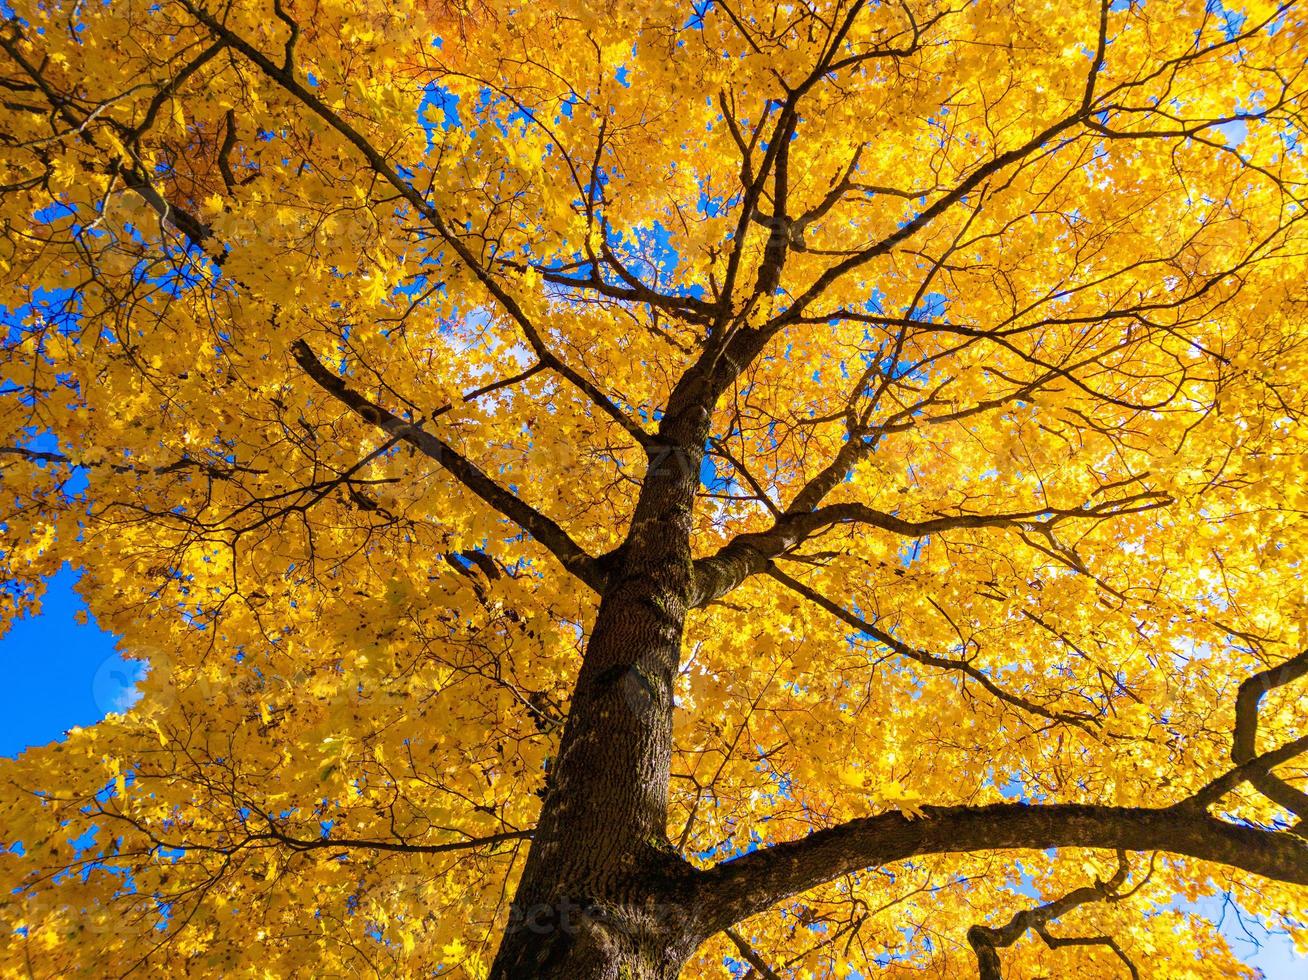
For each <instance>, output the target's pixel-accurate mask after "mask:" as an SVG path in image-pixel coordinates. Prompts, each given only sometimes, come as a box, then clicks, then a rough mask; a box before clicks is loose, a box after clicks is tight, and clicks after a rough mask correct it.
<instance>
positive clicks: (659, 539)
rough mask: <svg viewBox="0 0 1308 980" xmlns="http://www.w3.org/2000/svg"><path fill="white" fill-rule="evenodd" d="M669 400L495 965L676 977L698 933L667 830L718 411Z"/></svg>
mask: <svg viewBox="0 0 1308 980" xmlns="http://www.w3.org/2000/svg"><path fill="white" fill-rule="evenodd" d="M687 401H688V402H690V404H687V407H686V408H684V409H683V410H682V411H680V412H669V414H668V415H667V416H665V417H664V420H663V422H662V424H661V425H660V428H659V436H658V438H657V440H656V442H655V444H654V445H651V446H650V447H648V449H647V453H648V457H649V462H648V467H647V471H646V475H645V480H644V482H643V484H642V488H641V493H640V497H639V500H638V502H637V504H636V509H635V512H634V514H633V516H632V522H631V526H630V529H629V531H628V534H627V537H626V540H625V541H624V543H623V544H622V546H621V547H620V548H619V549H618V550H617V551H616V552H614V553H613V554H611V555H610V556H609V557H608V558H607V560H606V564H607V565H608V572H607V576H606V586H605V588H604V590H603V593H602V596H601V599H600V605H599V610H598V612H597V614H596V618H595V625H594V629H593V631H592V633H591V636H590V639H589V642H588V643H587V645H586V652H585V656H584V657H583V660H582V665H581V669H580V671H579V673H578V676H577V683H576V687H575V689H574V691H573V696H572V702H571V705H570V707H569V711H568V721H567V724H566V725H565V727H564V732H563V738H562V740H561V742H560V746H559V754H558V757H557V758H556V759H555V760H554V761H553V763H552V765H551V768H550V777H549V791H548V794H547V796H546V798H545V802H544V805H543V807H542V810H541V816H540V820H539V821H538V823H537V826H536V832H535V834H534V836H533V840H532V846H531V850H530V851H529V853H528V857H527V862H526V865H525V867H524V869H523V874H522V879H521V881H520V882H519V885H518V891H517V894H516V896H515V898H514V902H513V909H512V913H511V922H510V926H509V929H508V930H507V932H506V935H505V937H504V939H503V941H502V943H501V945H500V950H499V953H498V955H497V956H496V958H495V963H494V965H493V967H492V969H491V976H492V977H493V978H496V980H507V978H525V977H560V978H562V977H569V978H596V980H600V978H605V980H608V978H622V980H628V978H630V980H638V978H640V980H644V978H651V980H652V978H666V977H675V976H677V974H678V973H679V972H680V968H681V964H682V963H683V962H684V961H685V959H686V958H687V957H688V956H689V955H690V953H691V952H693V951H694V947H695V945H696V944H697V943H698V941H699V940H698V939H693V938H692V936H693V934H694V933H695V932H696V930H694V929H692V928H690V927H689V921H690V917H691V912H690V908H689V907H690V905H691V904H692V903H691V902H690V897H691V895H692V892H693V881H694V878H695V872H694V869H693V868H692V867H691V865H690V864H688V863H687V862H686V861H684V860H682V858H681V857H680V856H679V855H678V854H677V852H676V848H675V847H673V845H672V844H671V843H670V842H669V840H668V838H667V814H668V778H669V772H670V768H671V761H672V713H673V699H672V695H673V682H674V679H675V677H676V672H677V668H678V665H679V662H680V655H681V641H682V634H683V630H684V627H685V620H686V613H687V610H688V609H689V608H690V606H691V604H692V601H693V593H694V583H695V569H694V564H693V562H692V556H691V552H690V532H691V519H692V512H693V508H694V501H695V494H696V491H697V490H698V487H699V467H700V463H701V461H702V459H703V445H704V440H705V438H706V435H707V430H708V412H707V410H706V409H704V408H703V407H702V406H700V405H698V404H694V403H693V402H694V399H687Z"/></svg>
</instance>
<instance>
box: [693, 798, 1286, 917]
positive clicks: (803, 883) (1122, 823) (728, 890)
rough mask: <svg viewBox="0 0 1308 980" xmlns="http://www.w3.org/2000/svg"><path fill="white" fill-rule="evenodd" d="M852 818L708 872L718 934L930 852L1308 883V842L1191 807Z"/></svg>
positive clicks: (706, 906)
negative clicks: (1148, 863) (1210, 871)
mask: <svg viewBox="0 0 1308 980" xmlns="http://www.w3.org/2000/svg"><path fill="white" fill-rule="evenodd" d="M922 812H923V816H922V817H921V818H918V819H910V818H908V817H906V816H904V814H902V813H899V812H893V811H892V812H889V813H882V814H879V815H878V816H875V817H863V818H860V819H856V820H850V821H848V822H846V823H843V824H840V825H839V826H837V827H832V828H830V829H828V830H820V831H817V832H816V833H813V834H810V835H809V836H808V837H805V838H803V839H802V840H797V841H791V842H789V843H785V844H776V845H773V846H772V847H768V848H764V849H762V850H757V851H753V852H751V853H749V854H746V855H743V856H741V857H738V858H734V859H732V860H729V861H726V862H723V863H722V864H719V865H717V866H716V867H714V868H713V869H711V870H710V871H707V872H705V873H704V874H703V876H702V878H701V880H700V884H699V886H698V890H697V896H696V901H697V903H698V905H699V907H700V908H701V909H702V912H701V923H702V925H703V927H704V928H705V929H706V930H708V932H707V934H708V935H712V934H713V933H715V932H719V931H721V930H722V929H725V928H727V927H728V926H730V925H732V924H733V923H735V922H739V921H740V920H741V919H744V918H747V917H749V916H751V915H757V914H758V913H759V912H762V911H764V910H766V909H768V908H770V907H771V906H772V905H775V904H776V903H777V902H780V901H783V900H785V899H787V898H789V897H790V896H792V895H797V894H799V893H800V892H804V891H807V890H808V889H810V888H814V887H816V886H818V885H820V884H823V883H824V882H827V881H831V880H832V879H834V878H838V877H839V876H840V875H843V874H849V873H851V872H855V871H860V870H862V869H864V868H870V867H880V866H883V865H886V864H891V863H893V862H895V861H902V860H904V859H906V858H911V857H916V856H918V855H924V854H958V853H968V852H973V851H994V850H1010V849H1021V850H1044V849H1046V848H1051V847H1093V848H1104V849H1107V850H1123V851H1167V852H1169V853H1172V854H1183V855H1185V856H1187V857H1193V858H1198V859H1200V860H1203V861H1211V862H1214V863H1216V864H1224V865H1228V866H1230V867H1233V868H1239V869H1241V870H1243V871H1248V872H1251V873H1253V874H1257V875H1262V876H1263V877H1265V878H1271V879H1274V880H1276V881H1284V882H1290V883H1292V884H1297V885H1308V842H1305V841H1303V840H1301V839H1299V838H1297V837H1295V836H1294V835H1292V834H1288V833H1283V832H1277V831H1271V830H1260V829H1258V828H1256V827H1250V826H1238V825H1236V824H1231V823H1227V822H1225V821H1222V820H1218V819H1217V818H1215V817H1211V816H1208V815H1207V814H1204V813H1202V812H1200V811H1197V810H1195V809H1194V808H1192V807H1186V806H1184V805H1180V806H1173V807H1168V808H1163V809H1150V808H1145V807H1113V806H1087V805H1082V804H1073V803H1065V804H1051V805H1046V806H1037V805H1030V804H1026V803H998V804H993V805H991V806H980V807H966V806H958V807H938V806H927V807H923V808H922Z"/></svg>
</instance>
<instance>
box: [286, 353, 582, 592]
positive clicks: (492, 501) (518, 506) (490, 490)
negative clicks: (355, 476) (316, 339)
mask: <svg viewBox="0 0 1308 980" xmlns="http://www.w3.org/2000/svg"><path fill="white" fill-rule="evenodd" d="M291 351H292V353H293V354H294V356H295V360H296V362H297V363H298V364H299V365H300V367H302V368H303V369H304V371H305V373H306V374H308V375H309V377H311V378H312V379H313V380H314V381H315V382H317V384H318V386H319V387H320V388H322V389H323V391H325V392H327V393H328V394H330V395H331V396H332V397H334V398H335V399H337V400H338V401H339V402H341V403H342V404H343V405H345V406H346V407H347V408H348V409H349V410H350V411H352V412H353V413H354V414H355V415H357V416H358V417H359V418H361V419H363V420H364V421H365V422H368V423H369V424H371V425H375V426H377V427H378V428H379V429H381V430H382V431H384V432H386V433H388V434H390V435H392V436H395V437H396V438H398V439H402V440H404V441H405V442H407V443H409V445H411V446H413V447H414V448H416V449H418V450H420V451H421V452H422V453H423V454H425V455H426V456H429V457H430V458H432V459H434V460H435V461H436V462H437V463H439V464H440V465H441V466H442V467H443V468H444V469H445V470H446V471H447V472H448V473H449V474H450V475H451V476H453V477H454V478H455V479H456V480H458V481H459V482H460V483H461V484H463V485H464V486H465V487H466V488H467V489H469V490H471V491H472V492H473V493H474V494H476V495H477V496H478V497H480V498H481V499H482V500H483V501H485V502H486V503H487V504H489V505H490V506H491V507H493V508H494V509H495V510H496V511H498V512H499V513H500V514H502V515H504V516H505V517H507V518H508V519H509V520H511V521H513V522H514V523H515V524H517V525H518V526H519V527H521V528H522V529H523V530H524V531H526V532H527V533H528V534H530V535H532V537H534V538H535V539H536V540H537V541H539V542H540V543H541V544H543V545H544V546H545V547H546V548H548V549H549V550H550V551H551V552H552V553H553V555H554V557H555V558H557V559H558V560H559V561H560V562H561V563H562V564H563V566H564V567H565V568H566V569H567V570H568V571H570V572H572V574H573V575H575V576H577V578H579V579H581V580H582V581H583V582H585V583H586V584H587V585H589V586H590V587H591V588H592V589H594V590H595V591H596V592H603V591H604V585H605V576H604V574H603V572H602V571H601V570H600V567H599V565H598V563H597V562H596V561H595V559H594V558H592V557H591V556H590V555H588V554H587V553H586V552H585V551H584V550H582V548H581V547H580V546H579V545H578V544H577V543H576V542H575V541H573V540H572V538H571V537H569V536H568V533H567V532H566V531H565V530H563V528H562V527H560V526H559V525H558V524H556V523H555V522H554V521H553V520H551V519H550V518H548V517H546V516H545V515H544V514H542V513H541V512H540V511H538V510H536V509H535V508H534V507H532V506H531V505H530V504H528V503H526V502H525V501H523V500H522V499H521V498H519V497H517V496H515V495H514V494H512V493H510V492H509V491H508V490H506V489H505V488H504V487H502V486H500V485H499V484H498V483H496V482H495V481H494V480H492V479H491V478H490V477H489V476H488V475H487V474H486V473H485V472H484V471H483V470H481V469H480V468H479V467H478V466H477V465H476V464H475V463H473V462H471V461H470V460H469V459H467V457H465V456H463V455H462V454H460V453H458V452H456V451H455V450H454V449H452V448H451V447H450V446H449V445H448V444H447V443H446V442H444V441H442V440H441V439H440V438H439V437H437V436H435V435H433V434H432V433H430V432H428V431H427V430H425V429H423V428H422V427H420V426H418V425H415V424H414V423H412V422H407V421H405V420H404V419H402V418H400V417H399V416H398V415H395V414H393V413H392V412H389V411H387V410H386V409H384V408H382V407H381V406H379V405H376V404H374V403H373V402H371V401H369V400H368V399H367V398H365V397H364V396H363V395H361V394H359V393H358V392H356V391H354V390H353V389H352V388H350V387H349V386H348V385H346V383H345V381H344V380H343V379H341V378H340V377H338V376H337V375H336V374H334V373H333V372H332V371H331V370H329V369H328V368H327V366H326V365H325V364H323V363H322V361H320V360H318V357H317V355H316V354H314V352H313V351H312V350H311V349H310V348H309V345H308V344H306V343H305V342H304V341H303V340H297V341H296V342H295V343H294V344H292V345H291Z"/></svg>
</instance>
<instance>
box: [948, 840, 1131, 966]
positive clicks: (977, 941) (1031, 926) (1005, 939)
mask: <svg viewBox="0 0 1308 980" xmlns="http://www.w3.org/2000/svg"><path fill="white" fill-rule="evenodd" d="M1129 870H1130V866H1129V865H1128V864H1127V860H1126V852H1125V851H1121V850H1119V851H1118V852H1117V871H1116V872H1115V873H1114V874H1113V876H1112V877H1111V878H1109V879H1108V880H1107V881H1099V880H1096V881H1095V883H1094V884H1093V885H1085V886H1083V887H1081V888H1074V889H1073V890H1072V891H1070V892H1068V893H1067V894H1066V895H1064V896H1063V897H1062V898H1056V899H1054V900H1053V901H1052V902H1047V903H1045V904H1044V905H1041V906H1038V907H1037V908H1034V909H1028V910H1026V911H1024V912H1018V913H1017V914H1016V915H1014V916H1013V917H1012V918H1011V919H1009V920H1008V924H1007V925H1004V926H1001V927H1000V928H998V929H994V928H991V927H989V926H982V925H975V926H972V928H970V929H968V930H967V941H968V944H969V945H970V946H971V947H972V951H973V952H974V953H976V960H977V968H978V970H979V973H980V978H981V980H1003V975H1002V973H1001V972H1000V969H999V952H998V950H999V948H1000V947H1007V946H1012V945H1013V943H1015V942H1017V941H1018V940H1019V939H1021V938H1022V936H1023V934H1025V933H1026V932H1027V931H1028V930H1034V931H1035V933H1036V935H1038V936H1039V937H1040V938H1041V939H1043V940H1044V942H1045V945H1046V946H1048V947H1049V948H1050V949H1056V948H1058V947H1060V946H1107V947H1108V948H1109V949H1111V950H1112V951H1113V952H1114V953H1116V954H1117V957H1118V958H1119V959H1120V960H1121V961H1122V962H1123V963H1125V964H1126V968H1127V969H1128V970H1129V971H1130V972H1131V976H1132V978H1133V980H1140V973H1139V971H1138V970H1137V969H1136V967H1135V964H1134V963H1132V962H1131V958H1130V957H1129V956H1127V955H1126V953H1125V951H1124V950H1123V949H1122V947H1121V946H1119V945H1118V944H1117V942H1116V940H1114V939H1113V938H1112V937H1111V936H1086V937H1081V936H1076V937H1068V938H1060V937H1057V936H1051V935H1050V934H1049V932H1048V929H1047V927H1048V925H1049V923H1050V922H1052V921H1054V920H1055V919H1057V918H1059V917H1060V916H1062V915H1066V914H1067V913H1068V912H1070V911H1072V910H1073V909H1075V908H1077V907H1079V906H1082V905H1085V904H1087V903H1089V902H1115V901H1118V900H1119V899H1121V898H1123V897H1124V896H1123V895H1122V894H1121V888H1122V885H1124V884H1125V883H1126V876H1127V873H1128V871H1129Z"/></svg>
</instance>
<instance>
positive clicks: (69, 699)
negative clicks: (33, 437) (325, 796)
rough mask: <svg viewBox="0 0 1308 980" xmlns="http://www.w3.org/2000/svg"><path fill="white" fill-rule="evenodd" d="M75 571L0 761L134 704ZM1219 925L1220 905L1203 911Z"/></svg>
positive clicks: (28, 645) (12, 709) (15, 697)
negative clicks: (79, 588) (78, 589)
mask: <svg viewBox="0 0 1308 980" xmlns="http://www.w3.org/2000/svg"><path fill="white" fill-rule="evenodd" d="M76 582H77V573H76V572H75V571H73V570H72V569H70V568H69V567H68V566H64V568H63V570H62V571H61V572H60V573H59V574H58V575H56V576H55V577H54V578H53V579H51V581H50V583H49V589H48V590H47V592H46V594H45V597H44V598H43V599H42V604H41V606H42V607H41V612H40V614H39V615H36V616H31V617H28V618H27V619H24V620H21V621H20V622H18V623H16V624H15V625H14V627H13V629H11V630H10V631H9V633H8V634H7V635H6V636H4V637H3V638H0V669H3V671H4V676H5V678H6V683H4V684H2V685H0V756H14V755H17V754H18V753H19V752H21V751H23V749H25V748H27V747H28V746H32V745H44V744H45V743H47V742H51V741H54V740H55V739H59V738H62V737H63V735H64V733H65V732H66V731H67V730H68V729H69V728H72V727H74V726H77V725H91V724H94V723H95V722H97V721H99V720H100V719H101V718H103V717H104V716H105V714H106V713H107V712H109V711H116V710H122V709H124V708H126V707H128V706H130V704H131V702H132V700H133V698H134V697H135V686H134V685H135V681H136V678H137V677H138V676H139V670H138V668H137V665H136V664H135V662H133V661H128V660H124V659H123V658H122V657H121V656H120V654H119V653H118V640H117V638H116V637H115V636H113V635H112V634H110V633H106V632H105V631H103V630H101V629H100V628H99V627H97V626H96V624H95V622H94V620H90V619H88V621H87V622H85V623H78V622H77V619H78V618H79V617H78V614H79V613H83V614H84V613H85V612H86V608H85V605H84V604H83V602H82V600H81V599H80V598H79V597H78V596H77V594H76V592H75V591H74V590H73V587H74V585H75V584H76ZM1205 910H1206V911H1208V912H1209V914H1210V917H1211V918H1213V919H1214V920H1215V921H1220V919H1221V912H1220V905H1219V903H1217V902H1215V901H1214V902H1209V903H1208V904H1207V905H1206V906H1205ZM1222 925H1223V931H1224V932H1225V933H1226V935H1227V938H1228V940H1229V941H1230V942H1231V944H1232V948H1233V949H1234V950H1235V952H1236V954H1237V955H1239V956H1240V957H1241V958H1242V959H1243V960H1245V962H1247V963H1250V964H1251V965H1254V966H1257V967H1258V968H1259V969H1261V970H1262V971H1263V975H1264V976H1265V977H1267V978H1268V980H1305V978H1308V960H1304V959H1300V958H1296V957H1295V954H1294V951H1293V948H1292V947H1291V946H1290V943H1289V940H1288V939H1286V937H1284V936H1281V935H1269V934H1267V933H1265V932H1262V931H1260V930H1258V929H1256V928H1253V929H1252V930H1251V931H1250V932H1248V933H1246V932H1245V930H1244V929H1243V928H1241V926H1240V925H1239V923H1237V922H1236V921H1235V917H1234V916H1229V915H1228V916H1227V917H1226V920H1225V921H1224V922H1223V923H1222Z"/></svg>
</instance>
